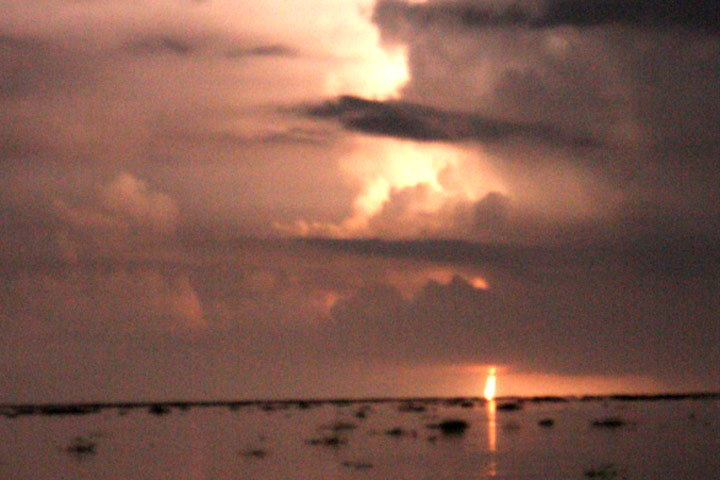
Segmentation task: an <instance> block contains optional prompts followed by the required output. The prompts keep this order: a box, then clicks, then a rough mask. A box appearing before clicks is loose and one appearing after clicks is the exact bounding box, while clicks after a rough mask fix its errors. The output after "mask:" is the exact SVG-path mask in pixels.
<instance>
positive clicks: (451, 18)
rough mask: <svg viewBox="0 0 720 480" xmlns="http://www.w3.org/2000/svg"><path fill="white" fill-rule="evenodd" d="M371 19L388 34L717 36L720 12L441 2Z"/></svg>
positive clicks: (695, 3)
mask: <svg viewBox="0 0 720 480" xmlns="http://www.w3.org/2000/svg"><path fill="white" fill-rule="evenodd" d="M375 19H376V21H378V22H379V24H380V25H381V26H383V27H384V28H389V29H390V31H398V30H400V29H402V22H411V23H413V24H415V25H417V26H420V27H424V28H427V27H431V26H432V25H434V24H438V23H445V24H453V25H455V26H457V28H468V29H472V28H498V27H525V28H552V27H559V26H564V25H567V26H574V27H591V26H598V25H608V24H613V25H614V24H616V25H627V26H631V27H639V28H658V27H673V26H681V27H686V28H690V29H696V30H699V31H704V32H708V33H713V34H717V33H718V27H719V26H720V9H719V7H718V4H717V2H714V1H712V0H683V1H672V0H661V1H655V0H602V1H590V2H588V1H584V0H550V1H547V2H530V1H524V2H523V1H521V2H500V3H499V4H496V5H492V4H486V3H485V4H484V3H478V2H468V1H442V2H428V3H422V4H414V3H408V2H404V1H398V0H380V1H379V2H378V3H377V6H376V9H375Z"/></svg>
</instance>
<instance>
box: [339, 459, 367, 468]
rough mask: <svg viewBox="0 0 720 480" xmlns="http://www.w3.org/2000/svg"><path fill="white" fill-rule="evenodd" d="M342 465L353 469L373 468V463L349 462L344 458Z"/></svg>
mask: <svg viewBox="0 0 720 480" xmlns="http://www.w3.org/2000/svg"><path fill="white" fill-rule="evenodd" d="M342 465H343V467H347V468H352V469H354V470H367V469H368V468H373V464H372V463H369V462H351V461H349V460H346V461H344V462H342Z"/></svg>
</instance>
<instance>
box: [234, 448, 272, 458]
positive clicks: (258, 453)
mask: <svg viewBox="0 0 720 480" xmlns="http://www.w3.org/2000/svg"><path fill="white" fill-rule="evenodd" d="M240 454H241V455H242V456H243V457H253V458H265V457H266V456H267V454H268V452H267V450H263V449H262V448H251V449H249V450H244V451H242V452H240Z"/></svg>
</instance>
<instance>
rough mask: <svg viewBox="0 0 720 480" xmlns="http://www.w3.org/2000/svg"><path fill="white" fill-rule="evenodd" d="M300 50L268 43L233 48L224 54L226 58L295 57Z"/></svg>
mask: <svg viewBox="0 0 720 480" xmlns="http://www.w3.org/2000/svg"><path fill="white" fill-rule="evenodd" d="M299 54H300V52H299V51H298V50H296V49H294V48H291V47H289V46H287V45H281V44H269V45H259V46H256V47H248V48H234V49H231V50H229V51H228V52H227V53H226V54H225V55H226V56H227V57H228V58H244V57H288V58H293V57H297V56H298V55H299Z"/></svg>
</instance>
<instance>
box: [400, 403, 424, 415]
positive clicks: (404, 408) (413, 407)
mask: <svg viewBox="0 0 720 480" xmlns="http://www.w3.org/2000/svg"><path fill="white" fill-rule="evenodd" d="M425 410H427V408H425V406H424V405H421V404H419V403H416V402H403V403H402V404H401V405H400V406H399V407H398V412H411V413H421V412H424V411H425Z"/></svg>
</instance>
